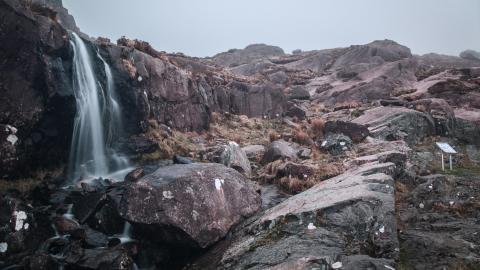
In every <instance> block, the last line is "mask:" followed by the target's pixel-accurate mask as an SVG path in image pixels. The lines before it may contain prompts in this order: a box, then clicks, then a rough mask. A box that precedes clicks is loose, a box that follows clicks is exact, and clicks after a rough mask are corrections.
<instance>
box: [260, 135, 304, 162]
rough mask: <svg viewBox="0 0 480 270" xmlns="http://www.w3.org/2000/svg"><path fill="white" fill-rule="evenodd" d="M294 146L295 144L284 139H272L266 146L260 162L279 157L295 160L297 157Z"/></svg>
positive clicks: (270, 160)
mask: <svg viewBox="0 0 480 270" xmlns="http://www.w3.org/2000/svg"><path fill="white" fill-rule="evenodd" d="M295 148H296V147H295V145H293V144H292V143H288V142H286V141H284V140H278V141H274V142H272V143H271V144H270V145H269V146H268V147H267V151H266V152H265V154H264V155H263V158H262V163H269V162H272V161H275V160H279V159H283V160H285V159H287V160H295V159H297V158H298V157H297V151H296V150H295Z"/></svg>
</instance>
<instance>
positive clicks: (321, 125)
mask: <svg viewBox="0 0 480 270" xmlns="http://www.w3.org/2000/svg"><path fill="white" fill-rule="evenodd" d="M324 129H325V120H324V119H322V118H316V119H313V120H312V127H311V130H312V133H313V135H314V136H316V137H321V136H323V131H324Z"/></svg>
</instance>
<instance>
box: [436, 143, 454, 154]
mask: <svg viewBox="0 0 480 270" xmlns="http://www.w3.org/2000/svg"><path fill="white" fill-rule="evenodd" d="M437 146H438V148H440V150H442V151H443V152H445V153H447V154H456V153H457V151H455V149H453V147H452V146H450V144H448V143H445V142H437Z"/></svg>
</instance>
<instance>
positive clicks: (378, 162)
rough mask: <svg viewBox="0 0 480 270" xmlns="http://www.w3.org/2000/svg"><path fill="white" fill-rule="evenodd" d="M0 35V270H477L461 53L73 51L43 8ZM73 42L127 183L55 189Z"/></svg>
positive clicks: (136, 47)
mask: <svg viewBox="0 0 480 270" xmlns="http://www.w3.org/2000/svg"><path fill="white" fill-rule="evenodd" d="M0 18H1V19H0V20H1V22H2V23H1V28H2V31H0V41H1V42H0V59H1V61H0V93H2V95H0V195H1V196H0V268H1V269H27V270H37V269H39V270H40V269H192V270H194V269H195V270H197V269H198V270H201V269H244V270H245V269H251V270H254V269H270V270H290V269H298V270H303V269H305V270H307V269H309V270H311V269H322V270H327V269H328V270H330V269H365V270H367V269H368V270H370V269H387V270H388V269H390V270H391V269H415V270H421V269H462V270H463V269H478V267H479V265H480V240H479V239H480V237H479V235H478V233H480V225H479V220H480V214H479V213H480V189H479V187H480V185H479V184H478V181H479V180H480V170H479V166H480V94H479V93H480V59H479V57H478V55H479V53H478V52H475V51H472V50H467V51H465V52H463V53H462V54H461V55H460V56H459V57H457V56H445V55H438V54H427V55H421V56H419V55H413V54H412V53H411V51H410V49H408V48H407V47H406V46H404V45H401V44H398V43H396V42H394V41H391V40H379V41H373V42H371V43H369V44H364V45H352V46H350V47H346V48H336V49H326V50H315V51H301V50H296V51H294V52H292V53H291V54H289V53H286V52H285V51H283V50H282V49H281V48H279V47H276V46H270V45H266V44H254V45H249V46H247V47H246V48H244V49H232V50H229V51H227V52H223V53H219V54H217V55H215V56H212V57H206V58H196V57H189V56H186V55H183V54H181V53H176V54H171V53H166V52H162V51H157V50H156V49H154V48H153V47H152V46H151V45H150V44H149V43H147V42H144V41H140V40H132V39H128V38H126V37H122V38H120V39H119V40H118V41H117V42H116V43H113V42H112V41H110V40H108V39H105V38H96V39H95V38H91V37H89V36H88V35H86V34H84V33H82V32H81V31H80V29H79V28H78V27H77V26H76V24H75V20H74V18H73V17H72V16H71V15H69V14H68V11H67V10H66V9H65V8H63V6H62V3H61V1H59V0H46V1H40V0H38V1H37V0H33V1H30V0H29V1H27V0H15V1H14V0H0ZM72 32H75V33H77V34H78V35H79V36H80V37H81V38H82V40H83V41H84V42H85V44H86V47H87V50H88V51H89V52H91V53H98V56H99V58H98V59H93V62H94V63H93V66H94V70H95V72H96V73H98V74H97V76H98V77H99V82H98V83H99V84H100V85H101V86H102V87H106V86H107V85H106V84H107V76H108V75H107V74H104V73H105V69H104V65H105V64H104V63H103V62H102V61H101V60H100V59H104V60H105V62H106V63H107V64H108V65H109V67H110V68H111V71H112V76H113V77H114V80H113V81H114V84H115V85H114V87H115V89H116V90H117V92H118V93H119V98H118V101H119V106H120V107H121V109H122V110H123V111H125V112H128V113H125V114H124V115H125V119H123V120H124V125H125V126H124V129H125V132H124V133H125V134H122V136H121V137H120V138H118V140H116V141H115V142H114V143H113V144H114V145H113V146H112V149H115V150H118V152H119V153H122V154H124V155H125V156H127V157H128V158H129V161H130V165H131V168H129V169H128V174H127V175H126V177H125V178H122V179H114V177H104V178H96V177H95V178H93V179H83V180H82V181H78V182H74V183H67V182H66V165H67V161H68V157H69V154H70V153H69V152H68V149H69V145H70V143H71V140H72V138H71V137H72V135H71V134H72V130H73V121H74V117H75V113H76V103H75V98H74V93H73V86H72V85H73V82H72V76H73V74H72V73H73V70H72V69H73V67H72V57H73V53H74V52H73V51H72V47H71V45H70V35H71V33H72ZM440 141H441V142H448V143H450V144H451V145H452V146H453V147H454V148H455V150H456V151H457V152H458V154H456V155H454V156H452V163H453V168H452V170H449V168H448V166H447V169H446V170H445V171H444V170H442V166H441V163H440V160H441V156H440V152H439V149H438V148H437V147H436V146H435V143H436V142H440ZM447 159H448V157H447ZM110 178H112V179H110Z"/></svg>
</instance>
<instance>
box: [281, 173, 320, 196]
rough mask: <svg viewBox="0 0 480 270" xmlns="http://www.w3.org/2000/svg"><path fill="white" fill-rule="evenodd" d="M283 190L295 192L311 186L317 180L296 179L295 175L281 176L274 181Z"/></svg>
mask: <svg viewBox="0 0 480 270" xmlns="http://www.w3.org/2000/svg"><path fill="white" fill-rule="evenodd" d="M275 183H276V184H277V185H279V186H280V187H281V188H282V189H283V190H285V191H287V192H288V193H291V194H297V193H300V192H303V191H305V190H307V189H309V188H311V187H313V186H314V185H315V184H317V182H316V181H315V180H313V178H308V179H303V180H302V179H298V178H296V177H282V178H280V179H278V180H276V181H275Z"/></svg>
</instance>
